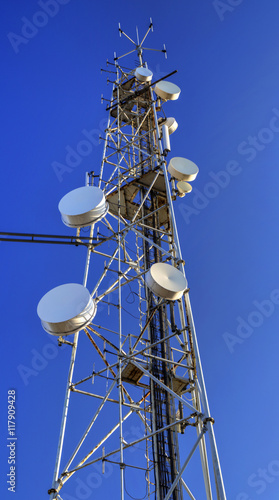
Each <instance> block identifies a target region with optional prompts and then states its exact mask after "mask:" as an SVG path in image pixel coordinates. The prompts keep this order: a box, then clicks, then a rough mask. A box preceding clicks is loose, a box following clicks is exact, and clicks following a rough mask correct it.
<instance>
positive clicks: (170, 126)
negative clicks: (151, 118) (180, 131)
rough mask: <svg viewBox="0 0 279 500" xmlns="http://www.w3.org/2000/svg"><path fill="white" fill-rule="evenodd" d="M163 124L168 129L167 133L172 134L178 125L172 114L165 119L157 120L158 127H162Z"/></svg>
mask: <svg viewBox="0 0 279 500" xmlns="http://www.w3.org/2000/svg"><path fill="white" fill-rule="evenodd" d="M163 125H167V127H168V129H169V135H171V134H173V133H174V132H175V131H176V129H177V127H178V123H177V121H176V119H175V118H173V116H171V117H169V118H167V119H166V120H163V119H161V121H159V127H160V128H162V126H163Z"/></svg>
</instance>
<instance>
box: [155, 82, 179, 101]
mask: <svg viewBox="0 0 279 500" xmlns="http://www.w3.org/2000/svg"><path fill="white" fill-rule="evenodd" d="M154 91H155V94H157V95H158V96H159V97H161V98H162V99H164V100H165V101H167V100H170V101H175V100H176V99H178V97H179V94H180V92H181V89H180V88H179V87H178V86H177V85H175V83H171V82H168V81H167V80H161V81H160V82H158V83H156V85H155V89H154Z"/></svg>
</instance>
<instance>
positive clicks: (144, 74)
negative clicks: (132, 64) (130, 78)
mask: <svg viewBox="0 0 279 500" xmlns="http://www.w3.org/2000/svg"><path fill="white" fill-rule="evenodd" d="M152 76H153V73H152V71H150V69H148V68H143V67H142V66H140V67H139V68H137V69H136V71H135V77H136V79H137V80H139V82H151V80H152Z"/></svg>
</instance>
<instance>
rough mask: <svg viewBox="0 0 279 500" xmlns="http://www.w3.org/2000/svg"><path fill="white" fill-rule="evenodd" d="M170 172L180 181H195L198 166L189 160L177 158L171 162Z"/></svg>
mask: <svg viewBox="0 0 279 500" xmlns="http://www.w3.org/2000/svg"><path fill="white" fill-rule="evenodd" d="M168 171H169V173H170V174H171V176H172V177H174V178H175V179H177V180H178V181H188V182H189V181H194V180H195V178H196V177H197V175H198V172H199V169H198V167H197V165H196V164H195V163H194V162H193V161H191V160H187V158H182V157H181V156H176V157H175V158H172V159H171V160H170V162H169V166H168Z"/></svg>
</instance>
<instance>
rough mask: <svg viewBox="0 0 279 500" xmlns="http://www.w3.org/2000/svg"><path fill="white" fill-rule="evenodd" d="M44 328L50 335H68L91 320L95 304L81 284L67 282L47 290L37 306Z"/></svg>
mask: <svg viewBox="0 0 279 500" xmlns="http://www.w3.org/2000/svg"><path fill="white" fill-rule="evenodd" d="M37 313H38V316H39V318H40V320H41V322H42V327H43V328H44V330H45V331H46V332H48V333H50V334H51V335H56V336H60V335H70V334H71V333H75V332H78V331H79V330H81V329H82V328H84V327H85V326H86V325H88V323H90V322H91V321H92V319H93V318H94V316H95V314H96V304H95V302H94V301H93V300H92V297H91V295H90V293H89V291H88V290H87V288H85V287H84V286H83V285H79V284H77V283H68V284H66V285H60V286H57V287H56V288H53V289H52V290H50V291H49V292H47V293H46V294H45V295H44V296H43V297H42V299H41V300H40V302H39V304H38V307H37Z"/></svg>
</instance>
